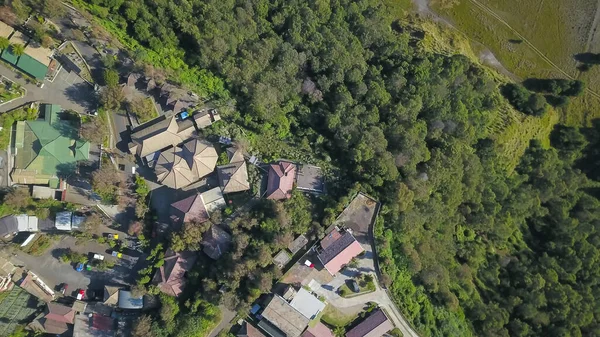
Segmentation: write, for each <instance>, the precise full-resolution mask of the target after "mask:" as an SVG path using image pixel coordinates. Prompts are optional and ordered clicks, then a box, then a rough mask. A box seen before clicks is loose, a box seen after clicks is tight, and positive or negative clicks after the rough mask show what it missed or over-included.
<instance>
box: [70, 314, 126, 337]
mask: <svg viewBox="0 0 600 337" xmlns="http://www.w3.org/2000/svg"><path fill="white" fill-rule="evenodd" d="M116 331H117V329H116V324H115V319H114V318H112V317H108V316H104V315H100V314H98V313H92V314H88V315H84V314H79V315H77V316H75V326H74V328H73V336H74V337H114V336H115V334H116Z"/></svg>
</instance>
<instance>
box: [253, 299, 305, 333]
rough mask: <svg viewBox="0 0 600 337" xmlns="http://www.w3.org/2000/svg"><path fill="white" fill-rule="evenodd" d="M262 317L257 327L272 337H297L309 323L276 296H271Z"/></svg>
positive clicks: (298, 312)
mask: <svg viewBox="0 0 600 337" xmlns="http://www.w3.org/2000/svg"><path fill="white" fill-rule="evenodd" d="M262 317H263V318H262V319H261V320H260V322H259V323H258V326H259V327H260V328H261V329H263V330H264V331H266V332H267V333H268V334H269V335H271V336H273V337H279V336H287V337H298V336H300V335H301V334H302V332H303V331H304V329H306V327H307V326H308V322H309V321H310V320H309V319H308V318H307V317H306V316H304V315H303V314H302V313H301V312H300V311H298V310H297V309H295V308H294V307H292V306H291V305H290V304H289V303H288V302H287V301H286V300H284V299H283V298H282V297H281V296H278V295H274V296H273V298H272V299H271V301H270V302H269V304H268V305H267V306H266V307H265V309H264V310H263V313H262ZM282 333H283V335H282Z"/></svg>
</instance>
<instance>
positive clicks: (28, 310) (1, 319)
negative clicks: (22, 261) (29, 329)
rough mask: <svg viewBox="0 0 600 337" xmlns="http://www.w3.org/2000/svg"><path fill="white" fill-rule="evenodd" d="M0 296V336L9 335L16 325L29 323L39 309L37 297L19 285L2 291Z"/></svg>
mask: <svg viewBox="0 0 600 337" xmlns="http://www.w3.org/2000/svg"><path fill="white" fill-rule="evenodd" d="M1 297H2V298H0V336H8V335H10V334H11V333H12V332H13V331H14V330H15V328H16V327H17V325H19V324H27V323H29V322H30V321H31V320H32V319H33V317H34V316H35V314H36V313H37V312H38V311H39V310H40V309H41V308H40V307H39V305H41V304H40V303H39V302H38V300H37V298H35V297H33V296H31V295H30V294H29V293H28V292H26V291H25V290H23V288H20V287H17V286H15V287H13V288H12V289H11V290H10V291H8V292H6V293H2V296H1Z"/></svg>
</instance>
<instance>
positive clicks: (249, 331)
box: [236, 321, 267, 337]
mask: <svg viewBox="0 0 600 337" xmlns="http://www.w3.org/2000/svg"><path fill="white" fill-rule="evenodd" d="M236 337H267V336H265V335H264V334H263V333H262V332H260V330H258V329H257V328H255V327H254V326H253V325H252V324H250V323H248V322H246V321H243V322H242V327H241V328H240V330H239V331H238V332H237V334H236Z"/></svg>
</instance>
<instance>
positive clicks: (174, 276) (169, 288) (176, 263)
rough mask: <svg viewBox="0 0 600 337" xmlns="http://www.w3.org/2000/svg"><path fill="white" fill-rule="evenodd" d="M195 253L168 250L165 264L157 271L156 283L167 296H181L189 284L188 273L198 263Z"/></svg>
mask: <svg viewBox="0 0 600 337" xmlns="http://www.w3.org/2000/svg"><path fill="white" fill-rule="evenodd" d="M196 258H197V256H196V253H194V252H178V253H176V252H174V251H172V250H168V251H167V253H166V254H165V258H164V261H165V262H164V263H163V265H162V266H160V268H159V269H158V270H157V271H156V274H155V276H154V283H155V284H157V285H158V288H159V289H160V290H161V291H162V292H164V293H165V294H167V295H171V296H175V297H177V296H179V295H180V294H181V293H182V292H183V288H184V287H185V284H186V282H187V280H186V273H187V272H188V271H189V270H190V269H192V266H193V265H194V262H196Z"/></svg>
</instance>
